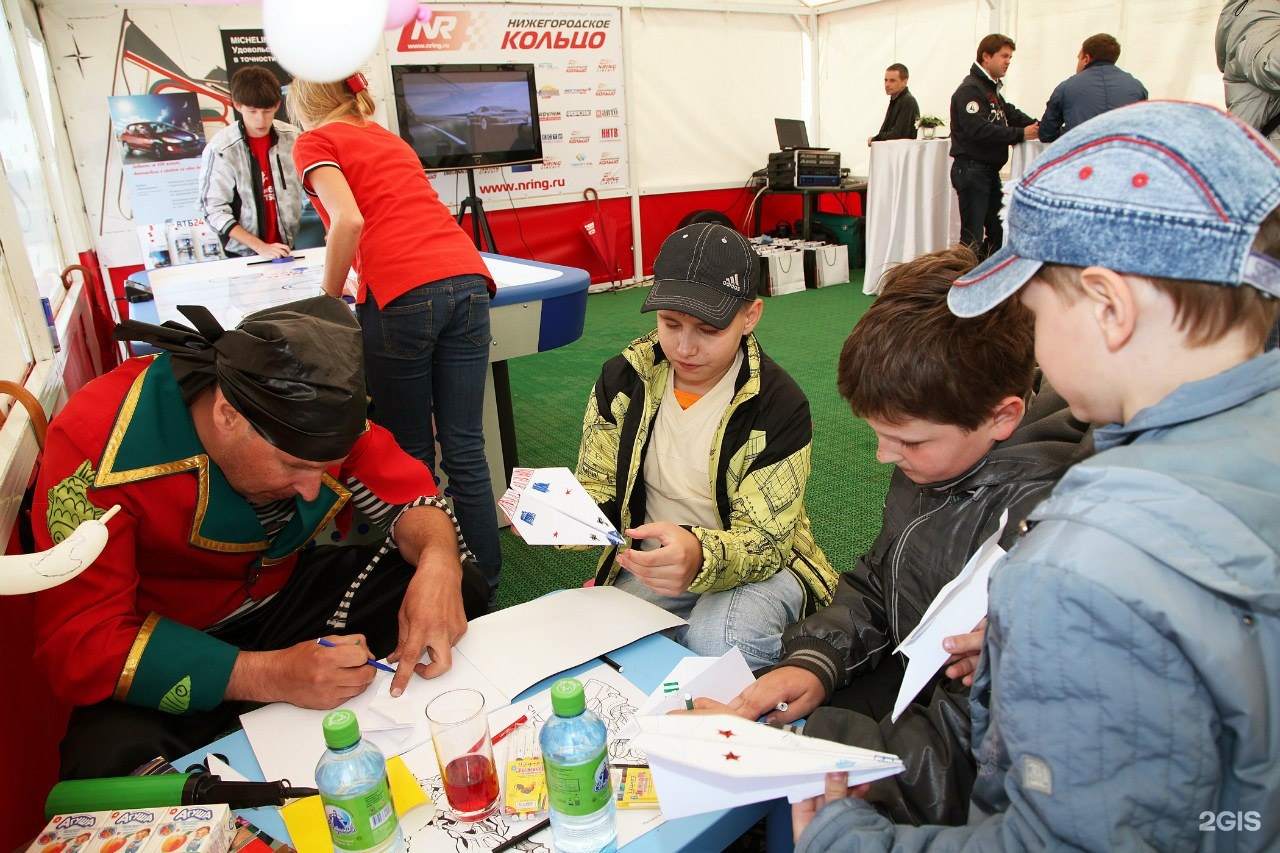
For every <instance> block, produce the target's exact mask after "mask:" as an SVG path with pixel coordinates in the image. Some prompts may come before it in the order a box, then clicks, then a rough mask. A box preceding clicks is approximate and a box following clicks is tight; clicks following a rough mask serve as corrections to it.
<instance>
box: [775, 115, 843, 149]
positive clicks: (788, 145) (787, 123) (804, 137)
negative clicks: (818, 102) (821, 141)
mask: <svg viewBox="0 0 1280 853" xmlns="http://www.w3.org/2000/svg"><path fill="white" fill-rule="evenodd" d="M773 128H774V130H776V131H777V132H778V150H779V151H791V150H793V149H796V148H804V149H807V150H809V151H828V150H830V149H828V148H817V147H815V146H813V145H810V144H809V129H808V127H806V126H805V123H804V119H798V118H775V119H774V120H773Z"/></svg>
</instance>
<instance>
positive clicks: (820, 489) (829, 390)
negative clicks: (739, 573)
mask: <svg viewBox="0 0 1280 853" xmlns="http://www.w3.org/2000/svg"><path fill="white" fill-rule="evenodd" d="M647 293H648V287H633V288H629V289H627V290H622V291H618V292H616V293H598V294H593V295H591V296H589V297H588V298H587V321H586V329H585V331H584V332H583V335H582V338H581V339H579V340H578V341H575V342H574V343H572V344H570V345H569V346H566V347H561V348H560V349H557V350H552V351H550V352H544V353H540V354H538V355H537V356H530V357H525V358H517V359H513V360H511V361H510V362H509V365H510V371H511V394H512V401H513V406H514V410H515V421H516V435H517V440H518V442H519V449H520V463H521V464H522V465H525V466H529V467H549V466H556V465H563V466H566V467H568V468H570V469H572V468H573V467H574V465H575V463H576V462H577V458H578V444H579V441H580V439H581V435H582V414H583V410H584V408H585V407H586V402H587V395H588V394H589V393H590V392H591V386H592V384H593V383H594V382H595V380H596V377H597V376H599V374H600V365H601V364H603V363H604V362H605V361H606V360H607V359H609V358H612V357H613V356H615V355H617V354H618V353H619V352H621V350H622V348H623V347H624V346H625V345H626V344H627V342H629V341H631V340H632V339H634V338H637V337H639V336H640V335H642V334H644V333H646V332H648V331H649V330H650V329H652V328H653V327H654V316H653V315H652V314H641V313H640V305H641V303H642V302H643V301H644V297H645V294H647ZM871 299H872V297H870V296H864V295H863V293H862V281H861V275H860V273H855V277H854V280H853V281H852V282H850V283H849V284H846V285H838V286H835V287H827V288H823V289H821V290H806V291H804V292H803V293H794V294H789V295H787V296H779V297H773V298H768V299H765V301H764V303H765V307H764V316H763V318H762V319H761V322H760V326H759V327H758V329H757V336H758V337H759V339H760V343H761V346H763V348H764V350H765V352H767V353H768V354H769V355H770V356H771V357H772V358H773V359H774V360H775V361H777V362H778V363H779V364H780V365H782V366H783V367H784V368H785V369H786V370H787V372H788V373H790V374H791V375H792V376H793V377H794V378H795V380H796V382H798V383H799V384H800V387H801V388H803V389H804V392H805V394H807V395H808V397H809V404H810V407H811V409H812V414H813V428H814V429H813V431H814V441H813V473H812V474H811V475H810V477H809V486H808V489H807V491H806V494H805V506H806V507H807V508H808V511H809V517H810V519H811V520H812V523H813V529H814V536H815V537H816V538H817V540H818V544H819V545H821V546H822V548H823V550H824V551H826V553H827V556H828V558H829V559H830V560H831V562H832V564H833V565H834V566H835V567H836V568H837V569H839V570H841V571H843V570H845V569H848V568H850V567H851V566H852V565H853V561H854V560H855V559H856V558H857V557H858V555H859V554H861V553H863V552H864V551H865V550H866V549H867V548H868V547H870V545H871V542H872V540H873V539H875V536H876V533H877V532H879V529H880V512H881V507H882V506H883V503H884V495H885V491H886V490H887V489H888V486H889V474H890V470H891V469H890V468H889V467H888V466H886V465H880V464H878V463H877V462H876V461H875V436H874V435H873V434H872V432H871V430H870V429H869V428H868V427H867V425H866V424H865V423H864V422H863V421H861V420H859V419H857V418H854V417H853V415H852V414H850V412H849V408H848V406H846V405H845V402H844V400H842V399H841V398H840V395H839V393H838V392H837V391H836V386H835V376H836V366H835V365H836V359H837V358H838V357H839V355H840V348H841V347H842V346H843V345H844V340H845V338H846V337H847V336H848V334H849V331H850V330H851V329H852V328H853V325H854V323H855V322H857V320H858V318H859V317H861V316H862V314H863V312H865V311H866V310H867V306H869V305H870V304H871ZM502 559H503V564H502V586H501V587H500V589H499V591H498V603H499V605H500V606H502V607H507V606H510V605H512V604H519V603H521V602H524V601H528V600H530V599H532V598H536V597H538V596H540V595H543V594H545V593H547V592H550V591H552V590H556V589H563V588H565V587H570V586H579V585H581V584H582V583H583V581H585V580H587V578H589V577H591V576H592V574H593V573H594V571H595V565H596V561H597V560H598V559H599V551H598V550H597V549H592V550H590V551H579V552H566V551H557V550H554V549H551V548H546V547H531V546H528V545H525V544H524V543H523V542H522V541H520V539H518V538H517V537H516V536H514V535H512V534H511V533H509V532H508V531H506V530H504V531H503V532H502Z"/></svg>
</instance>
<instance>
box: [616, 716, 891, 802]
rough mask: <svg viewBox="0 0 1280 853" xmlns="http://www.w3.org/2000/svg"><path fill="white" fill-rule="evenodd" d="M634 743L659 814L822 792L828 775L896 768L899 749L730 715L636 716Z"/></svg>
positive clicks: (861, 778) (852, 777)
mask: <svg viewBox="0 0 1280 853" xmlns="http://www.w3.org/2000/svg"><path fill="white" fill-rule="evenodd" d="M636 723H637V724H638V725H639V727H640V734H639V736H637V737H635V738H632V740H631V746H632V747H633V748H635V749H642V750H644V752H645V753H646V754H647V755H648V757H649V767H650V769H651V770H652V771H653V784H654V787H655V788H656V789H657V791H658V799H659V802H660V803H661V805H662V813H663V814H664V815H665V816H666V817H668V818H677V817H686V816H688V815H694V814H702V813H704V812H710V811H716V810H718V809H724V808H730V807H732V806H741V805H747V804H749V803H759V802H764V801H765V800H772V799H775V798H778V797H786V798H787V799H789V800H790V801H791V802H793V803H794V802H798V801H800V800H803V799H805V798H807V797H813V796H817V795H818V794H821V793H822V792H823V789H824V786H825V782H826V774H827V773H829V772H836V771H845V772H847V773H848V774H849V784H850V785H860V784H862V783H863V782H871V781H874V780H876V779H881V778H884V777H885V776H892V775H894V774H895V773H901V772H902V770H903V766H902V762H901V761H900V760H899V759H898V757H897V756H896V755H890V754H888V753H885V752H873V751H872V750H869V749H861V748H859V747H856V746H846V745H845V744H842V743H835V742H834V741H828V740H820V739H818V738H811V737H805V736H804V735H802V734H797V733H795V732H789V731H785V730H783V729H776V728H773V727H772V726H766V725H763V724H761V723H755V722H751V721H750V720H744V719H743V718H741V717H735V716H733V715H730V714H666V715H662V716H656V717H637V718H636Z"/></svg>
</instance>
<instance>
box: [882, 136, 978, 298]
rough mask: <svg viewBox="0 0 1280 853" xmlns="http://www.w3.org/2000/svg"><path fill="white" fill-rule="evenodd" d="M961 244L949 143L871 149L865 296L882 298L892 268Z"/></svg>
mask: <svg viewBox="0 0 1280 853" xmlns="http://www.w3.org/2000/svg"><path fill="white" fill-rule="evenodd" d="M959 240H960V207H959V203H958V201H957V200H956V194H955V191H954V190H953V189H952V188H951V140H950V139H895V140H891V141H888V142H876V143H874V144H872V146H871V165H870V174H869V175H868V176H867V270H866V276H865V278H864V279H863V283H862V291H863V293H879V292H880V278H881V276H883V275H884V273H885V271H886V270H888V269H889V268H890V267H892V266H895V265H896V264H900V263H902V262H903V261H909V260H911V259H913V258H916V257H919V256H920V255H923V254H925V253H926V252H933V251H937V250H938V249H943V248H946V247H947V246H948V245H950V244H952V243H956V242H959Z"/></svg>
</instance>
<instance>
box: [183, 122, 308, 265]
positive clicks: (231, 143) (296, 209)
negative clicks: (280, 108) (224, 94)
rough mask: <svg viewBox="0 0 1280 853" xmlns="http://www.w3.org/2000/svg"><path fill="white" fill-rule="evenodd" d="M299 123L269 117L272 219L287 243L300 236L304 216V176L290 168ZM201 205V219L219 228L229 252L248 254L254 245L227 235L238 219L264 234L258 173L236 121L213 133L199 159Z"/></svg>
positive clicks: (250, 229) (249, 229)
mask: <svg viewBox="0 0 1280 853" xmlns="http://www.w3.org/2000/svg"><path fill="white" fill-rule="evenodd" d="M297 138H298V129H297V128H296V127H294V126H293V125H291V124H287V123H285V122H283V121H275V122H272V127H271V147H270V148H269V149H268V151H267V158H268V159H269V160H270V162H271V181H272V183H273V184H274V185H275V190H276V219H277V220H278V224H279V227H280V241H281V242H282V243H285V244H287V245H289V246H292V245H293V244H294V240H295V239H296V238H297V236H298V220H299V219H300V218H301V217H302V180H301V179H300V178H299V177H298V173H297V172H296V171H295V170H294V168H293V143H294V142H295V141H296V140H297ZM200 209H201V212H202V213H204V219H205V222H207V223H209V227H210V228H212V229H213V230H214V231H216V232H217V233H218V236H219V237H220V238H221V239H222V245H223V248H224V249H225V250H226V252H227V254H228V255H252V254H254V252H253V250H252V249H250V248H249V247H248V246H246V245H245V244H243V243H241V242H240V241H239V240H233V239H231V238H230V237H229V236H228V235H229V234H230V233H231V229H232V228H233V227H234V226H235V225H236V224H237V223H239V224H240V226H241V227H243V228H244V230H246V231H248V232H249V233H250V234H253V235H255V236H257V237H261V236H262V226H261V225H260V223H261V221H262V216H263V202H262V178H261V175H259V173H258V169H257V167H256V166H255V165H254V164H253V154H252V153H251V152H250V151H249V142H248V140H247V139H246V138H245V135H244V125H242V124H241V123H240V122H239V121H237V122H236V123H235V124H232V125H228V126H227V127H224V128H223V129H222V130H220V131H218V132H217V133H216V134H214V136H213V138H212V139H210V140H209V144H208V145H206V146H205V148H204V155H203V156H202V158H201V161H200Z"/></svg>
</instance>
